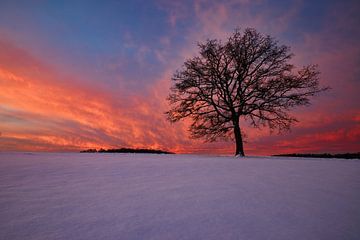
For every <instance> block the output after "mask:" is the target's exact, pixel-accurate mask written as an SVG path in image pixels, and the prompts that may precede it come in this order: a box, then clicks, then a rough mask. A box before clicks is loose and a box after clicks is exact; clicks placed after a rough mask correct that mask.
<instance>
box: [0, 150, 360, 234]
mask: <svg viewBox="0 0 360 240" xmlns="http://www.w3.org/2000/svg"><path fill="white" fill-rule="evenodd" d="M0 239H1V240H3V239H4V240H11V239H21V240H24V239H26V240H30V239H36V240H40V239H46V240H52V239H67V240H68V239H86V240H90V239H146V240H147V239H170V240H171V239H196V240H200V239H216V240H221V239H245V240H248V239H276V240H279V239H286V240H289V239H291V240H294V239H301V240H304V239H306V240H307V239H314V240H320V239H326V240H330V239H347V240H348V239H360V161H359V160H334V159H332V160H325V159H299V158H287V159H286V158H244V159H237V158H233V157H208V156H195V155H149V154H86V153H84V154H77V153H73V154H46V153H41V154H40V153H39V154H26V153H11V154H10V153H8V154H7V153H1V154H0Z"/></svg>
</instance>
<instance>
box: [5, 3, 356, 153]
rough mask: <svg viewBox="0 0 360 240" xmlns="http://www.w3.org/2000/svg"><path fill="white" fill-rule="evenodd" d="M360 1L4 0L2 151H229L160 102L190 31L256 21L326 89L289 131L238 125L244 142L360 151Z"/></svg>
mask: <svg viewBox="0 0 360 240" xmlns="http://www.w3.org/2000/svg"><path fill="white" fill-rule="evenodd" d="M359 13H360V3H359V1H356V0H355V1H351V0H345V1H343V0H338V1H331V0H317V1H311V0H308V1H305V0H294V1H289V0H279V1H266V0H254V1H251V0H229V1H202V0H195V1H166V0H159V1H155V0H154V1H137V0H132V1H110V0H109V1H88V0H84V1H55V0H54V1H46V0H33V1H31V0H30V1H17V0H8V1H7V0H0V132H1V135H0V151H78V150H82V149H87V148H100V147H103V148H119V147H133V148H138V147H141V148H157V149H163V150H170V151H175V152H177V153H206V154H208V153H214V154H227V153H232V152H233V151H234V145H233V143H231V142H217V143H204V142H203V141H202V140H193V139H190V138H189V134H188V132H187V123H186V122H180V123H175V124H171V123H169V122H167V120H166V116H165V115H164V112H165V111H166V110H168V109H169V106H168V103H167V101H166V96H167V95H168V94H169V87H170V86H171V76H172V74H173V73H174V72H175V70H176V69H179V68H180V67H181V65H182V63H183V62H184V60H185V59H186V58H190V57H192V56H194V55H195V54H196V53H197V45H196V43H197V42H201V41H204V40H206V39H208V38H217V39H226V37H227V36H228V35H229V34H230V33H232V32H233V30H234V29H235V28H237V27H239V28H242V29H243V28H246V27H254V28H256V29H257V30H258V31H260V32H261V33H263V34H270V35H271V36H273V37H274V38H276V39H277V40H278V41H279V43H280V44H285V45H289V46H291V50H292V52H293V53H294V54H295V56H294V58H293V59H292V63H294V64H295V65H297V66H300V67H301V66H304V65H307V64H318V65H319V69H320V71H321V81H320V82H321V84H322V85H324V86H330V87H331V88H332V89H331V90H330V91H328V92H326V93H322V94H320V95H319V96H317V97H315V98H314V99H313V101H312V102H313V104H312V105H311V106H309V107H299V108H296V109H295V110H294V111H293V114H294V115H295V116H296V117H297V118H298V120H299V121H300V122H299V123H298V124H296V125H295V126H294V127H293V128H292V131H291V132H289V133H286V134H282V135H277V134H273V135H270V133H269V131H268V130H267V129H262V130H254V129H252V128H250V127H248V126H246V123H242V124H243V125H245V133H246V139H245V140H246V143H245V152H246V154H249V155H268V154H277V153H290V152H302V153H304V152H313V153H317V152H331V153H335V152H354V151H360V93H359V92H360V77H359V76H360V26H359V25H360V14H359Z"/></svg>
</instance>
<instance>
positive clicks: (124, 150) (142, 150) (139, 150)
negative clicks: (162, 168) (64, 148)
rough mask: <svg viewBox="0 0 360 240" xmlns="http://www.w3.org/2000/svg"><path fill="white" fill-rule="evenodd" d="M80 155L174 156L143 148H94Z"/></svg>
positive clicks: (166, 152)
mask: <svg viewBox="0 0 360 240" xmlns="http://www.w3.org/2000/svg"><path fill="white" fill-rule="evenodd" d="M80 152H81V153H155V154H174V153H173V152H168V151H163V150H158V149H145V148H135V149H134V148H112V149H103V148H100V149H99V150H96V149H95V148H92V149H87V150H83V151H80Z"/></svg>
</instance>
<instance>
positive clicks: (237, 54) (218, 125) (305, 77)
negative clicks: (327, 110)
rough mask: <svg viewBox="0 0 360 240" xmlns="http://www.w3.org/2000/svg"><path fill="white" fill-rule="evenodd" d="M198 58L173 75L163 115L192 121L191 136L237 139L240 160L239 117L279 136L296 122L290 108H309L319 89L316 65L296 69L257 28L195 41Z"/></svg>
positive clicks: (283, 48) (285, 53) (287, 55)
mask: <svg viewBox="0 0 360 240" xmlns="http://www.w3.org/2000/svg"><path fill="white" fill-rule="evenodd" d="M198 46H199V50H200V54H199V55H198V56H195V57H193V58H191V59H188V60H186V61H185V63H184V65H183V67H182V68H181V69H180V70H178V71H176V73H175V74H174V75H173V77H172V80H173V82H174V85H173V86H172V87H171V93H170V95H169V97H168V100H169V102H170V104H171V109H170V110H169V111H168V112H166V114H167V116H168V119H169V120H170V121H172V122H176V121H179V120H180V119H183V118H191V119H192V124H191V125H190V129H189V130H190V132H191V135H192V137H194V138H203V137H204V138H205V139H206V140H207V141H215V140H216V139H218V138H225V139H227V138H231V139H234V140H235V143H236V151H235V155H240V156H244V148H243V139H242V132H241V126H240V121H239V120H240V119H241V118H244V119H246V120H248V121H249V122H250V124H251V125H252V126H254V127H260V126H268V127H269V128H270V129H271V130H274V129H277V130H279V132H281V131H282V130H286V129H289V128H290V126H291V124H292V123H293V122H295V121H297V120H296V119H295V118H294V117H292V116H290V115H289V114H288V111H289V110H290V108H292V107H295V106H299V105H308V104H309V103H310V101H309V97H310V96H313V95H315V94H316V93H319V92H321V91H324V90H326V89H327V88H322V87H320V86H319V71H318V70H317V66H316V65H309V66H306V67H303V68H302V69H300V70H299V71H297V72H295V71H294V68H295V67H294V65H292V64H290V63H289V60H290V59H291V57H292V56H293V55H292V54H291V53H290V48H289V47H287V46H284V45H281V46H280V45H279V44H278V42H277V41H275V40H274V39H273V38H272V37H270V36H264V35H261V34H260V33H258V32H257V31H256V30H255V29H245V31H244V32H241V31H240V30H239V29H237V30H235V32H234V33H233V34H232V36H230V37H229V38H228V40H227V41H226V42H221V41H219V40H207V41H206V42H205V43H199V44H198Z"/></svg>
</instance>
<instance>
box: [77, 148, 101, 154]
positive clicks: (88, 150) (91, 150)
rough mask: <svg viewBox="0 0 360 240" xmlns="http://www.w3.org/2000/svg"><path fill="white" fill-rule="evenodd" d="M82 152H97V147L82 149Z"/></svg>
mask: <svg viewBox="0 0 360 240" xmlns="http://www.w3.org/2000/svg"><path fill="white" fill-rule="evenodd" d="M80 152H81V153H95V152H97V151H96V149H95V148H93V149H87V150H82V151H80Z"/></svg>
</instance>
